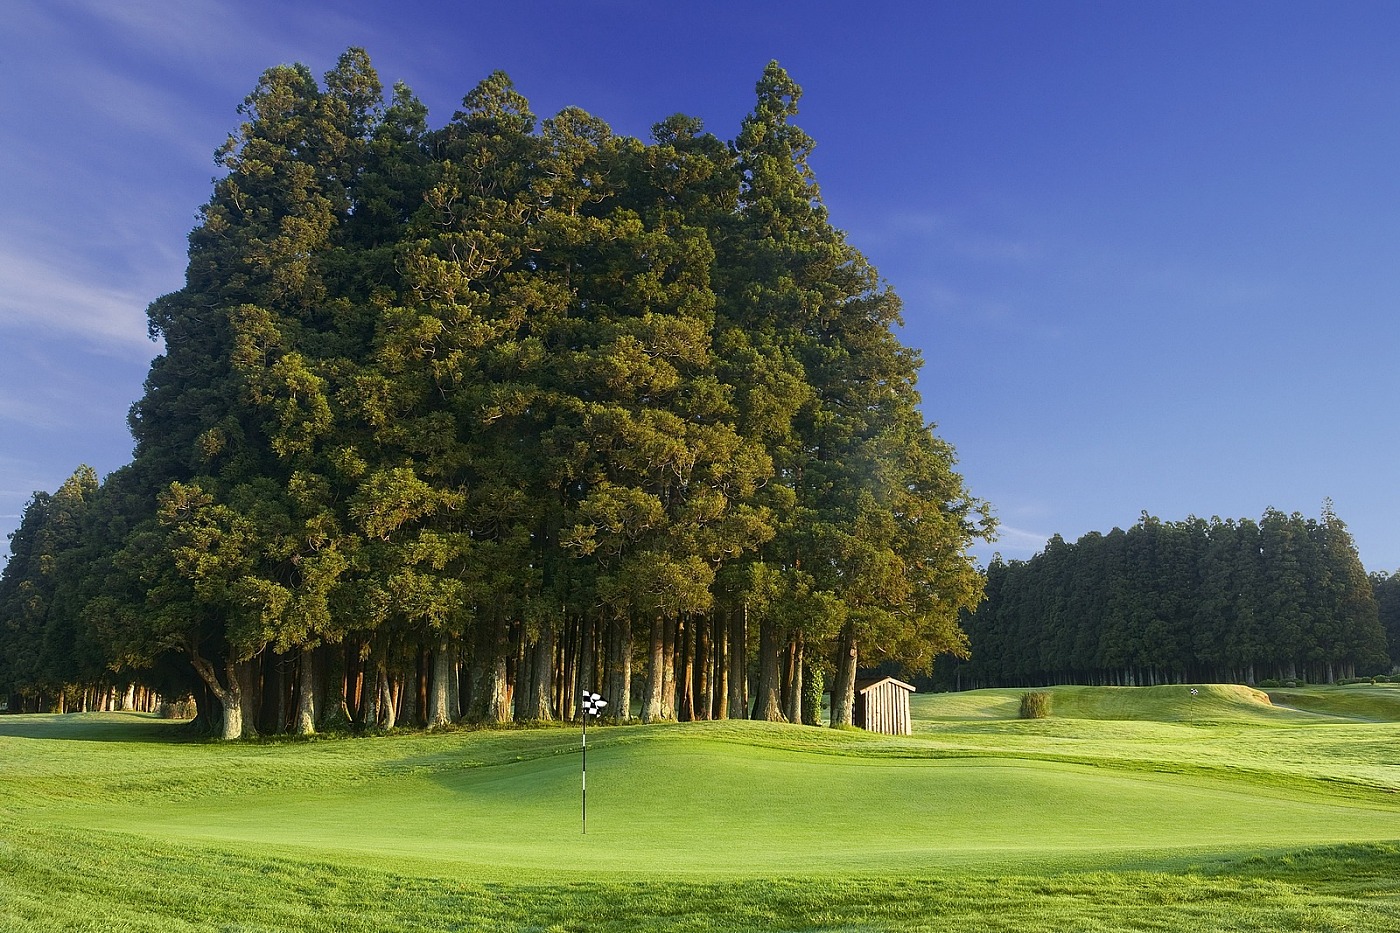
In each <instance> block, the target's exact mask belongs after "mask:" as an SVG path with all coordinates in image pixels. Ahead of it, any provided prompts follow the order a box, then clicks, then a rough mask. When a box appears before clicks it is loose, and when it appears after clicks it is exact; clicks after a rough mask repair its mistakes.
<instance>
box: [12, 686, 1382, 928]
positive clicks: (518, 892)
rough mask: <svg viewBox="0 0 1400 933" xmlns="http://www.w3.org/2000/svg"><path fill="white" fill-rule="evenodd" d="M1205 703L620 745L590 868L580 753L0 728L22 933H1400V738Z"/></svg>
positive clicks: (768, 729) (134, 719)
mask: <svg viewBox="0 0 1400 933" xmlns="http://www.w3.org/2000/svg"><path fill="white" fill-rule="evenodd" d="M1174 691H1178V688H1150V689H1143V690H1140V691H1137V692H1134V691H1131V690H1130V691H1126V692H1124V691H1121V690H1110V689H1102V688H1101V689H1098V690H1092V689H1090V688H1054V692H1055V704H1056V705H1055V717H1054V718H1052V719H1048V720H1039V721H1034V722H1021V721H1016V720H1014V719H1009V718H1006V717H1004V716H1003V717H998V716H996V715H995V714H996V713H998V712H999V711H1001V710H1002V709H1003V707H1004V706H1005V704H1007V703H1010V704H1011V707H1010V715H1011V716H1014V715H1015V705H1014V704H1015V698H1016V697H1017V696H1019V691H977V692H976V693H974V694H962V695H957V696H946V695H944V696H927V697H918V698H916V717H917V718H918V719H919V722H918V723H917V725H918V728H919V732H918V734H917V735H915V736H912V737H908V738H892V737H882V736H873V735H869V734H866V733H860V732H842V731H833V730H817V729H809V728H802V727H793V726H774V725H767V724H760V723H708V724H693V725H686V726H662V727H628V728H612V729H600V730H598V731H597V732H596V733H594V734H591V735H590V737H589V738H590V743H589V745H590V755H589V766H590V767H589V771H590V781H589V791H590V793H589V832H588V835H587V836H586V837H585V836H583V835H581V834H580V833H579V822H578V818H579V812H578V803H579V801H578V763H579V762H578V759H579V756H578V734H577V732H576V731H575V730H573V729H568V728H562V727H561V728H552V729H540V730H529V731H514V730H507V731H493V732H447V733H439V734H433V735H398V736H391V737H381V738H368V739H345V740H321V741H314V742H272V743H265V744H258V743H239V744H234V745H221V744H215V743H203V742H188V741H178V740H177V741H172V739H176V738H177V737H178V736H179V735H180V733H179V730H178V727H172V726H171V725H170V724H168V723H162V722H159V721H157V720H153V719H150V718H147V717H139V716H132V715H122V714H108V715H88V716H66V717H58V716H10V717H0V762H3V763H4V770H3V772H0V929H5V930H21V931H35V933H38V931H50V930H68V929H94V930H96V929H104V930H105V929H118V928H120V929H131V930H162V931H164V930H282V929H292V930H308V931H310V930H331V929H334V930H377V929H421V930H437V929H456V928H471V929H489V930H494V929H502V930H504V929H537V930H571V929H580V930H583V929H587V930H597V929H604V930H612V929H617V930H623V929H628V930H632V929H662V928H665V929H681V930H748V929H775V930H778V929H781V930H787V929H791V930H799V929H800V930H895V929H900V930H923V929H926V930H943V929H960V930H1003V929H1005V930H1011V929H1016V930H1042V929H1043V930H1064V929H1095V930H1100V929H1101V930H1139V929H1141V930H1148V929H1153V930H1157V929H1166V930H1176V929H1180V930H1188V929H1203V928H1209V927H1215V928H1233V929H1242V930H1244V929H1250V930H1253V929H1257V930H1274V929H1277V930H1293V929H1297V930H1312V929H1317V930H1322V929H1346V928H1349V926H1350V925H1352V924H1353V923H1354V922H1356V923H1359V921H1360V920H1361V919H1362V918H1371V919H1373V920H1377V921H1379V922H1378V923H1372V924H1370V926H1371V928H1400V883H1397V882H1396V881H1395V880H1394V879H1395V878H1396V877H1397V876H1400V848H1397V847H1396V845H1395V844H1394V841H1395V840H1400V794H1397V791H1400V754H1397V753H1396V752H1395V751H1394V749H1396V748H1397V747H1400V743H1398V742H1397V741H1396V740H1397V739H1400V726H1397V725H1395V724H1393V723H1389V722H1384V723H1381V722H1347V721H1340V720H1338V719H1337V718H1336V717H1335V716H1322V715H1317V714H1315V713H1300V712H1296V711H1291V710H1280V709H1276V708H1274V707H1272V706H1270V705H1269V704H1268V703H1267V698H1262V699H1261V698H1260V697H1259V696H1257V695H1255V694H1254V693H1253V692H1250V691H1247V690H1245V689H1244V688H1214V687H1209V688H1200V689H1199V690H1198V693H1197V695H1196V696H1195V697H1192V696H1191V695H1190V692H1189V689H1186V688H1180V694H1181V695H1179V694H1178V693H1177V692H1174ZM1183 695H1184V696H1183ZM1154 711H1155V712H1156V713H1158V714H1159V715H1160V719H1153V718H1151V714H1152V713H1153V712H1154ZM1385 918H1390V919H1389V920H1386V919H1385ZM1357 928H1360V927H1359V926H1358V927H1357Z"/></svg>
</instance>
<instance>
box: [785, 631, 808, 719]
mask: <svg viewBox="0 0 1400 933" xmlns="http://www.w3.org/2000/svg"><path fill="white" fill-rule="evenodd" d="M784 654H785V655H786V657H785V659H784V660H785V662H786V665H787V670H786V671H785V673H784V676H783V691H784V693H783V715H784V716H786V717H787V721H788V722H801V721H802V664H803V660H804V658H803V651H802V634H801V633H800V632H797V633H794V634H793V636H792V638H791V640H790V641H789V642H788V646H787V651H786V652H784Z"/></svg>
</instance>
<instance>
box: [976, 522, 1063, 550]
mask: <svg viewBox="0 0 1400 933" xmlns="http://www.w3.org/2000/svg"><path fill="white" fill-rule="evenodd" d="M1049 540H1050V535H1047V534H1042V533H1041V532H1038V531H1027V530H1026V529H1024V528H1013V527H1011V526H1010V525H1001V526H999V527H998V528H997V539H996V541H994V542H993V543H992V544H990V545H984V547H985V549H987V550H989V551H1000V552H1001V553H1003V554H1007V555H1011V556H1019V555H1025V556H1030V555H1031V554H1034V553H1036V552H1037V551H1040V550H1042V549H1043V548H1044V547H1045V542H1047V541H1049Z"/></svg>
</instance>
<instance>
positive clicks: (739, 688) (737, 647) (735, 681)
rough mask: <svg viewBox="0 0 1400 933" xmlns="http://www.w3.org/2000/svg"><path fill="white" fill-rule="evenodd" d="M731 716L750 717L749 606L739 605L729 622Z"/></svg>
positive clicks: (737, 717)
mask: <svg viewBox="0 0 1400 933" xmlns="http://www.w3.org/2000/svg"><path fill="white" fill-rule="evenodd" d="M729 718H730V719H748V718H749V607H748V606H747V605H743V606H739V607H737V608H736V609H735V610H734V618H733V619H731V620H730V623H729Z"/></svg>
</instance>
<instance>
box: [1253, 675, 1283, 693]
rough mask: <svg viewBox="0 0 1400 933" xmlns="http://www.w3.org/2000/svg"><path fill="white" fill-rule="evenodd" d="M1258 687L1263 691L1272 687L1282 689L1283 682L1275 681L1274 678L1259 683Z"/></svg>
mask: <svg viewBox="0 0 1400 933" xmlns="http://www.w3.org/2000/svg"><path fill="white" fill-rule="evenodd" d="M1258 686H1259V687H1260V688H1261V689H1264V690H1268V689H1269V688H1270V687H1282V686H1283V682H1282V681H1279V680H1274V679H1273V678H1272V677H1270V678H1267V679H1265V680H1261V681H1259V683H1258Z"/></svg>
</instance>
